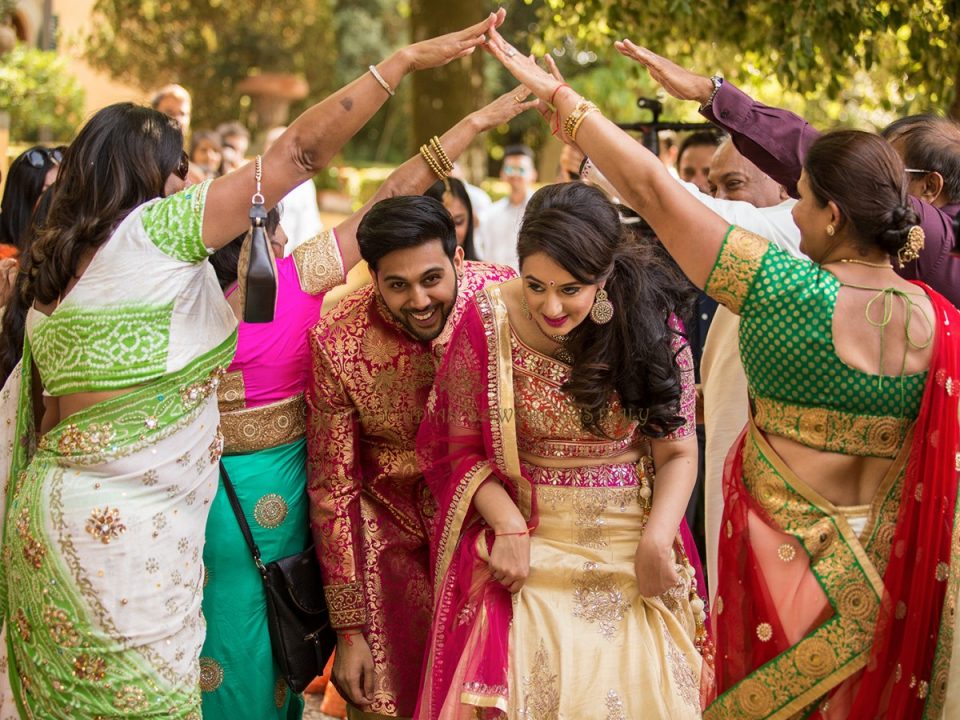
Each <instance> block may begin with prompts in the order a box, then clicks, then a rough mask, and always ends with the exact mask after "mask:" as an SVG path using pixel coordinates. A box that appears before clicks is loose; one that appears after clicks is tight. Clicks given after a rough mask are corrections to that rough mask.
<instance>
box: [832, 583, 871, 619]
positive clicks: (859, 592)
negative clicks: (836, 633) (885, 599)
mask: <svg viewBox="0 0 960 720" xmlns="http://www.w3.org/2000/svg"><path fill="white" fill-rule="evenodd" d="M837 609H838V610H839V611H840V612H841V613H842V614H843V615H846V616H847V617H850V618H852V619H854V620H859V621H861V622H865V621H867V620H869V619H870V618H871V617H872V616H873V613H874V612H876V609H877V605H876V600H875V598H874V595H873V593H872V592H871V591H870V589H869V588H868V587H867V586H866V585H857V584H851V585H848V586H847V587H845V588H843V589H842V590H841V591H840V592H839V593H838V594H837Z"/></svg>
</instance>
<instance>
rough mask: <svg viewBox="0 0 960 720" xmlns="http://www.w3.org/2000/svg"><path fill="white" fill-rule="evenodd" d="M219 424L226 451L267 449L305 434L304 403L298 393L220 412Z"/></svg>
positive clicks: (234, 452) (305, 415) (233, 452)
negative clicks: (252, 406)
mask: <svg viewBox="0 0 960 720" xmlns="http://www.w3.org/2000/svg"><path fill="white" fill-rule="evenodd" d="M220 426H221V428H222V429H223V436H224V450H225V451H226V452H227V453H229V454H231V455H234V454H237V453H244V452H253V451H256V450H267V449H269V448H274V447H278V446H280V445H285V444H286V443H288V442H293V441H294V440H297V439H298V438H301V437H303V436H304V434H305V433H306V429H307V405H306V402H304V399H303V394H302V393H301V394H299V395H295V396H293V397H290V398H287V399H286V400H281V401H280V402H275V403H270V404H269V405H261V406H259V407H255V408H247V409H244V410H232V411H229V412H221V414H220Z"/></svg>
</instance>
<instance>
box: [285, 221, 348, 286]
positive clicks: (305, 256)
mask: <svg viewBox="0 0 960 720" xmlns="http://www.w3.org/2000/svg"><path fill="white" fill-rule="evenodd" d="M292 254H293V261H294V263H295V264H296V266H297V275H298V276H299V277H300V287H301V288H302V289H303V291H304V292H305V293H309V294H311V295H319V294H320V293H322V292H326V291H327V290H331V289H333V288H335V287H336V286H337V285H342V284H343V283H344V282H345V280H346V278H345V273H344V272H343V258H342V257H341V256H340V248H339V246H338V245H337V236H336V234H335V233H334V232H333V230H325V231H324V232H322V233H320V234H319V235H317V236H315V237H313V238H310V239H309V240H307V242H305V243H303V245H300V246H299V247H297V248H296V249H295V250H294V251H293V253H292Z"/></svg>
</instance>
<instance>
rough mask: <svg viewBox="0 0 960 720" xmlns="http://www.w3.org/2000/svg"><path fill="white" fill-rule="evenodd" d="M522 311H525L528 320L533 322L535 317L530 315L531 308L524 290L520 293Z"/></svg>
mask: <svg viewBox="0 0 960 720" xmlns="http://www.w3.org/2000/svg"><path fill="white" fill-rule="evenodd" d="M520 309H521V310H523V315H524V317H526V318H527V320H533V315H531V314H530V306H529V305H527V295H526V293H524V292H523V291H522V290H521V291H520Z"/></svg>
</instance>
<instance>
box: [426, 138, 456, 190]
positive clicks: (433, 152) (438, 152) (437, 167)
mask: <svg viewBox="0 0 960 720" xmlns="http://www.w3.org/2000/svg"><path fill="white" fill-rule="evenodd" d="M420 154H421V155H422V156H423V159H424V160H426V162H427V165H429V166H430V169H431V170H433V172H434V174H435V175H436V176H437V177H438V178H439V179H440V180H443V179H444V178H445V177H447V176H448V175H449V174H450V173H451V172H453V163H452V162H450V157H449V156H448V155H447V153H446V151H445V150H444V149H443V146H442V145H441V144H440V138H438V137H437V136H436V135H434V136H433V137H432V138H430V145H421V146H420Z"/></svg>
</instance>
